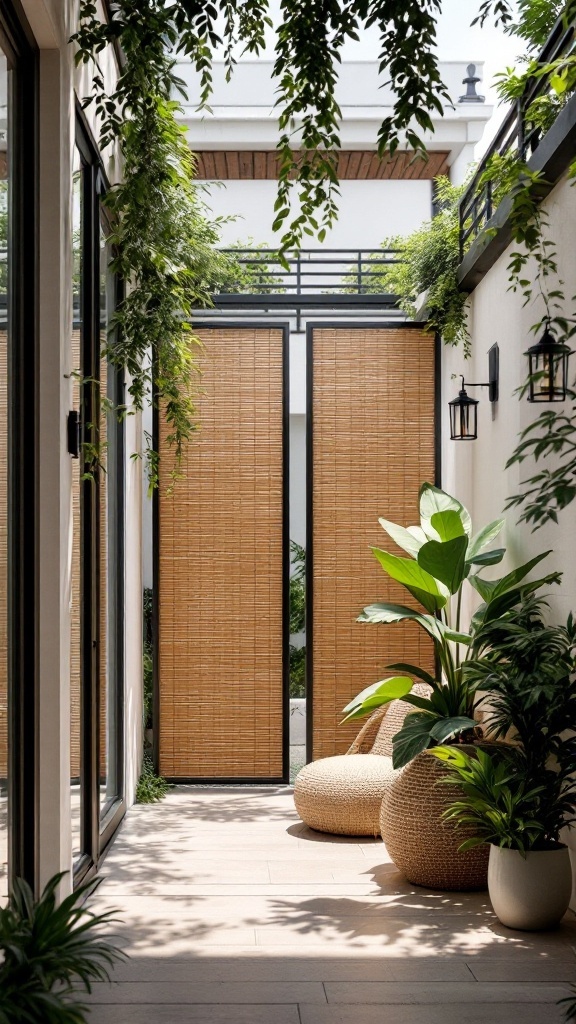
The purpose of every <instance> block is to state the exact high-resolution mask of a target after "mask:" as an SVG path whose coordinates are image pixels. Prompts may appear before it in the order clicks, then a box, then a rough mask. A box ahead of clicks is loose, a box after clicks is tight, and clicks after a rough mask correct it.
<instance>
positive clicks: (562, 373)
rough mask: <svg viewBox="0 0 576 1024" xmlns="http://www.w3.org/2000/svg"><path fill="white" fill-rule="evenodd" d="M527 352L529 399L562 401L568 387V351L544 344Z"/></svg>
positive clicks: (535, 400) (534, 400)
mask: <svg viewBox="0 0 576 1024" xmlns="http://www.w3.org/2000/svg"><path fill="white" fill-rule="evenodd" d="M535 349H536V350H535V351H534V350H533V351H531V352H530V353H529V363H530V401H531V402H563V401H564V399H565V398H566V391H567V389H568V355H569V353H568V351H562V350H560V351H556V352H554V351H553V350H552V349H551V348H550V349H548V350H546V348H545V347H544V346H542V347H541V350H540V351H538V348H537V347H536V346H535Z"/></svg>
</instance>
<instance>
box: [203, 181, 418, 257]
mask: <svg viewBox="0 0 576 1024" xmlns="http://www.w3.org/2000/svg"><path fill="white" fill-rule="evenodd" d="M209 189H210V192H209V197H208V198H207V201H208V204H209V206H210V208H211V210H212V211H213V213H214V215H215V216H223V217H228V216H234V217H236V220H235V221H232V222H230V223H228V224H224V225H223V227H222V244H223V245H232V244H233V243H234V242H238V241H241V242H247V241H248V239H249V238H250V237H251V238H253V240H254V242H256V243H262V242H265V243H266V244H267V245H270V246H274V245H278V235H275V234H274V232H273V231H272V222H273V220H274V216H275V215H274V201H275V199H276V194H277V183H276V182H275V181H226V182H221V183H219V184H210V185H209ZM431 204H432V183H431V182H430V181H342V182H341V183H340V199H339V202H338V206H339V216H338V220H337V221H336V223H335V225H334V227H333V229H332V231H330V232H329V234H328V235H327V237H326V242H325V243H324V247H325V248H330V249H360V248H361V249H372V248H374V249H377V248H378V247H379V245H380V244H381V242H383V241H384V240H385V239H387V238H390V237H391V236H393V235H398V234H407V233H408V232H410V231H414V230H415V228H417V227H419V226H420V224H421V223H422V221H423V220H429V219H430V217H431V215H432V205H431ZM305 245H306V243H305ZM310 247H311V248H319V246H318V242H317V241H316V240H314V239H310ZM320 248H322V247H321V246H320Z"/></svg>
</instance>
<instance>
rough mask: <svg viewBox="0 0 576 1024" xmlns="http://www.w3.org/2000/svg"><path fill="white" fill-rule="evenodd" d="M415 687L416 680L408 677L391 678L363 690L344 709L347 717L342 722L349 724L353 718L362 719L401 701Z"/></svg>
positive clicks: (343, 711)
mask: <svg viewBox="0 0 576 1024" xmlns="http://www.w3.org/2000/svg"><path fill="white" fill-rule="evenodd" d="M413 686H414V680H413V679H409V678H408V677H407V676H390V678H389V679H381V680H380V681H379V682H378V683H373V684H372V685H371V686H367V687H366V689H365V690H362V691H361V692H360V693H359V694H358V695H357V696H356V697H353V699H352V700H351V701H350V703H349V704H347V705H346V707H345V708H343V709H342V713H343V714H345V713H346V712H347V714H346V717H345V718H343V719H342V722H348V721H349V720H350V719H352V718H362V717H363V716H364V715H366V714H368V712H369V711H374V710H375V709H376V708H380V707H382V705H383V704H389V703H390V701H392V700H400V699H401V698H402V697H404V696H405V695H406V694H407V693H410V690H411V689H412V687H413Z"/></svg>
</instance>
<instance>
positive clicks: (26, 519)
mask: <svg viewBox="0 0 576 1024" xmlns="http://www.w3.org/2000/svg"><path fill="white" fill-rule="evenodd" d="M0 24H1V26H2V29H3V41H2V46H3V49H4V50H5V53H6V56H7V61H8V67H9V69H10V77H11V81H10V86H9V92H8V97H7V102H8V131H9V132H10V143H9V152H10V165H9V176H10V184H11V204H10V205H11V208H10V237H11V251H10V257H9V258H10V261H11V267H10V269H11V275H10V276H11V287H10V293H9V295H8V296H7V300H8V310H7V312H8V325H9V328H8V339H7V345H8V352H7V357H8V383H7V386H8V395H7V399H8V422H7V447H8V475H7V480H6V481H5V482H4V484H5V486H6V487H7V515H8V522H7V527H8V542H7V552H6V553H7V562H8V578H7V589H8V595H7V596H8V601H7V604H8V622H7V635H8V638H9V656H8V663H7V666H6V668H7V674H8V708H9V716H8V802H9V823H10V825H9V855H8V861H9V880H10V882H11V881H12V880H13V879H14V878H15V877H19V878H24V879H25V880H26V881H27V882H28V883H29V884H30V885H31V886H32V888H33V889H34V888H37V867H38V864H37V822H38V805H37V802H38V785H37V773H38V629H39V621H38V572H37V570H38V557H37V556H38V430H39V426H38V406H39V384H38V374H37V366H38V202H39V199H38V186H39V173H38V171H39V165H38V135H39V128H38V86H39V64H38V51H37V48H36V44H35V41H34V39H33V37H32V34H31V33H30V30H29V28H28V25H27V24H26V22H25V20H24V15H23V13H22V12H21V10H19V11H18V15H17V14H16V11H15V10H14V8H13V7H12V5H11V4H9V3H4V4H3V5H2V12H1V14H0Z"/></svg>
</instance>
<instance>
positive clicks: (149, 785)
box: [136, 754, 170, 804]
mask: <svg viewBox="0 0 576 1024" xmlns="http://www.w3.org/2000/svg"><path fill="white" fill-rule="evenodd" d="M169 789H170V785H169V783H168V782H166V779H163V778H162V776H161V775H157V774H156V772H155V771H154V764H153V762H152V758H151V757H150V755H149V754H144V757H143V760H142V769H141V771H140V778H139V779H138V784H137V786H136V803H137V804H155V803H157V801H158V800H163V799H164V797H165V796H166V793H167V792H168V790H169Z"/></svg>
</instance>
